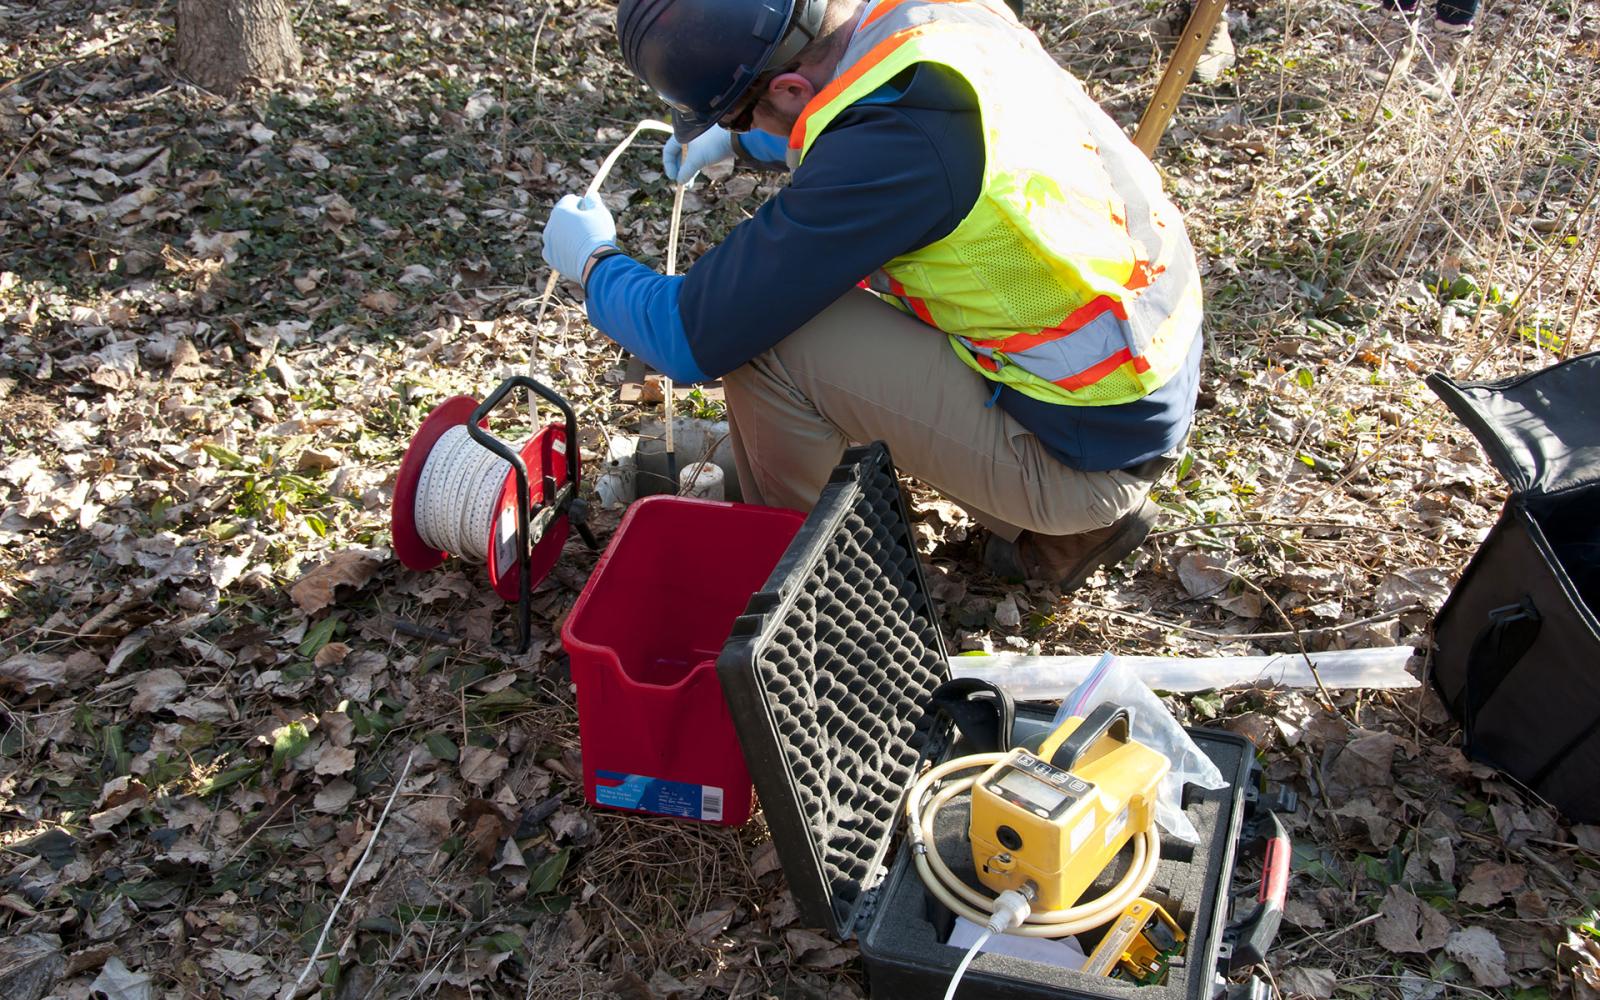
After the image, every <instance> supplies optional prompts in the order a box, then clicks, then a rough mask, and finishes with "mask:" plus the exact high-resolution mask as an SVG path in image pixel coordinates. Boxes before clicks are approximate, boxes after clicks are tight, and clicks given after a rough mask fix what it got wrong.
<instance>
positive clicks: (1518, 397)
mask: <svg viewBox="0 0 1600 1000" xmlns="http://www.w3.org/2000/svg"><path fill="white" fill-rule="evenodd" d="M1428 387H1429V388H1430V389H1432V390H1433V391H1434V392H1435V393H1437V394H1438V395H1439V398H1440V399H1443V400H1444V401H1445V405H1447V406H1449V407H1450V409H1451V410H1452V411H1453V412H1454V413H1455V415H1456V416H1457V417H1459V418H1460V419H1461V422H1462V423H1463V424H1465V425H1466V426H1467V429H1468V430H1470V431H1472V433H1473V435H1474V436H1475V437H1477V439H1478V440H1479V441H1480V442H1481V443H1482V444H1483V448H1484V451H1485V452H1486V453H1487V454H1488V456H1489V461H1490V462H1492V463H1493V464H1494V467H1495V468H1496V469H1499V470H1500V474H1501V475H1502V476H1505V478H1506V481H1507V482H1508V483H1510V484H1511V488H1512V490H1513V491H1514V492H1516V493H1522V494H1534V495H1539V494H1548V493H1558V492H1560V491H1561V490H1564V489H1568V488H1570V487H1573V486H1585V485H1588V484H1590V483H1597V482H1600V351H1596V352H1594V353H1591V354H1583V355H1580V356H1578V357H1576V358H1569V359H1568V360H1566V361H1563V362H1561V363H1560V364H1557V365H1552V366H1551V367H1549V368H1545V369H1542V370H1540V371H1536V372H1530V373H1529V374H1526V375H1517V376H1515V377H1512V378H1507V379H1501V380H1499V381H1497V382H1456V381H1455V380H1454V379H1451V378H1450V377H1449V376H1446V375H1442V374H1438V373H1435V374H1433V375H1429V376H1428Z"/></svg>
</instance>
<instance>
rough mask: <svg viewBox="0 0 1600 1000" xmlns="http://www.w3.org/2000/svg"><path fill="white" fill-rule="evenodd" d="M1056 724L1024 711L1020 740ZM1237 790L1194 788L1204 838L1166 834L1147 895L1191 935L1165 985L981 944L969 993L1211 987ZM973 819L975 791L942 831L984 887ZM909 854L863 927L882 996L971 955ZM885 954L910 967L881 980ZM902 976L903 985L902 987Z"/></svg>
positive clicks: (1203, 742) (950, 857)
mask: <svg viewBox="0 0 1600 1000" xmlns="http://www.w3.org/2000/svg"><path fill="white" fill-rule="evenodd" d="M1047 728H1048V716H1045V717H1044V718H1036V717H1028V718H1024V717H1021V716H1020V715H1019V719H1018V725H1017V730H1018V739H1019V740H1020V739H1023V738H1025V737H1026V736H1027V735H1028V734H1029V732H1033V731H1038V730H1042V729H1047ZM1197 742H1199V744H1200V747H1201V749H1202V750H1204V751H1205V752H1206V753H1207V754H1208V755H1209V756H1211V758H1212V759H1213V760H1214V761H1215V762H1216V764H1217V767H1218V768H1219V769H1220V770H1221V771H1222V773H1223V775H1224V776H1225V777H1230V778H1231V777H1233V776H1237V775H1239V774H1241V772H1243V771H1244V770H1245V769H1247V768H1248V765H1249V761H1248V759H1247V758H1246V756H1245V754H1246V751H1245V749H1244V747H1242V746H1240V745H1237V744H1233V743H1229V742H1223V741H1220V740H1208V739H1205V738H1204V737H1203V736H1201V737H1197ZM967 752H970V751H969V750H968V749H967V748H965V747H963V746H961V745H960V744H959V743H958V744H957V746H956V747H955V749H954V750H953V751H952V754H951V755H952V756H959V755H962V754H964V753H967ZM1235 794H1236V793H1235V789H1234V788H1231V787H1225V788H1221V789H1217V790H1215V791H1207V790H1203V789H1193V788H1191V793H1190V794H1189V795H1188V797H1187V801H1186V804H1185V809H1184V811H1185V813H1186V814H1187V815H1188V817H1189V819H1190V820H1191V821H1192V822H1193V823H1194V825H1195V829H1196V830H1198V831H1199V833H1200V843H1199V844H1198V845H1190V844H1187V843H1185V842H1183V841H1178V840H1175V839H1174V838H1172V837H1170V836H1166V835H1163V836H1162V838H1161V862H1160V864H1159V866H1158V867H1157V869H1156V875H1155V878H1154V879H1153V880H1152V882H1151V884H1150V888H1149V889H1147V890H1146V891H1145V893H1144V895H1146V896H1148V897H1150V898H1152V899H1154V900H1156V901H1157V902H1159V903H1161V904H1162V905H1163V906H1165V907H1166V908H1167V911H1168V912H1169V913H1170V914H1171V915H1172V917H1173V919H1175V920H1177V921H1178V924H1179V926H1181V927H1182V928H1183V930H1184V932H1185V933H1186V934H1187V935H1188V936H1189V942H1188V944H1187V945H1186V947H1185V949H1184V961H1183V964H1182V965H1174V966H1173V967H1172V969H1171V970H1170V972H1169V973H1168V976H1167V981H1166V983H1165V984H1163V985H1161V986H1146V987H1136V986H1135V985H1134V984H1132V983H1118V982H1116V981H1114V980H1110V979H1104V978H1099V977H1090V976H1086V975H1084V974H1082V973H1080V972H1077V971H1076V970H1070V969H1064V968H1061V967H1058V966H1053V965H1046V964H1043V963H1040V962H1031V961H1027V960H1025V959H1018V958H1012V957H1009V956H1005V955H995V954H988V953H980V954H979V955H978V957H977V958H976V959H974V960H973V963H972V967H971V968H970V969H969V970H968V971H967V973H966V976H965V977H964V979H963V984H962V990H961V995H962V996H983V995H994V996H999V995H1002V990H1004V988H1003V987H1002V988H1000V989H994V990H992V991H991V992H990V993H987V994H986V993H984V992H983V991H982V989H981V987H980V985H979V982H980V981H981V980H983V979H985V978H990V979H991V980H992V979H993V978H1002V979H1006V980H1010V981H1011V982H1012V987H1011V988H1010V990H1009V991H1006V995H1013V996H1031V995H1034V994H1032V993H1026V992H1020V991H1017V990H1016V986H1017V985H1020V984H1022V983H1026V984H1036V985H1037V986H1039V987H1041V988H1048V989H1051V990H1058V991H1068V992H1060V993H1055V994H1054V995H1057V996H1063V997H1070V996H1076V995H1079V994H1077V993H1074V992H1071V991H1085V992H1089V993H1092V994H1093V995H1097V996H1106V995H1116V994H1119V993H1122V992H1127V993H1128V995H1129V996H1132V995H1134V991H1137V996H1138V997H1139V1000H1178V998H1183V997H1199V996H1206V995H1209V986H1210V984H1209V983H1206V982H1201V981H1199V977H1201V976H1204V977H1207V978H1209V977H1210V976H1211V975H1212V972H1211V971H1210V963H1207V962H1204V961H1201V960H1200V959H1201V958H1202V956H1201V955H1199V954H1198V953H1197V952H1196V950H1195V946H1196V943H1197V942H1199V943H1200V944H1199V947H1202V948H1205V947H1208V946H1211V947H1214V942H1215V939H1216V938H1217V935H1219V934H1220V932H1221V928H1220V927H1217V926H1216V925H1215V923H1214V919H1215V917H1214V914H1215V913H1216V911H1217V902H1218V900H1217V893H1218V892H1219V891H1222V890H1223V888H1224V887H1225V886H1226V885H1227V884H1228V881H1229V876H1230V874H1231V873H1230V872H1222V871H1219V870H1218V869H1219V866H1220V865H1221V864H1222V863H1223V860H1222V859H1224V858H1228V857H1231V856H1232V852H1231V850H1230V843H1231V840H1232V838H1233V837H1235V836H1236V835H1237V829H1236V823H1235V822H1234V817H1233V815H1232V813H1233V801H1234V796H1235ZM966 825H967V809H966V798H965V796H962V797H959V798H958V799H956V800H955V801H953V802H952V803H951V804H950V806H948V807H947V808H946V809H945V810H944V811H943V812H942V813H941V814H940V815H939V817H938V819H937V821H936V824H935V828H934V833H935V835H936V837H937V846H938V849H939V851H940V853H941V855H942V856H943V858H944V859H945V861H946V863H947V864H949V865H950V867H951V869H952V870H953V871H955V872H956V873H957V874H958V875H961V876H962V877H963V878H965V879H967V880H968V884H970V885H974V886H976V885H980V884H981V883H979V882H978V881H977V878H976V875H975V873H974V871H973V864H972V851H971V847H970V843H969V841H968V839H967V832H966ZM910 860H911V859H910V856H909V851H907V850H904V849H902V850H901V852H900V857H899V858H898V859H897V861H896V864H895V869H894V873H893V875H892V876H891V877H890V879H889V881H888V882H887V883H886V884H885V886H884V887H883V889H882V891H881V893H880V896H879V898H878V900H877V905H876V907H875V908H874V912H873V918H872V921H871V923H870V925H869V926H868V927H867V928H866V929H865V931H864V933H863V934H862V942H861V947H862V951H863V953H864V954H865V955H866V956H867V968H868V979H869V983H870V984H871V985H872V988H873V996H874V997H875V998H876V997H879V996H880V993H879V990H880V989H885V988H887V989H886V991H885V992H883V993H882V994H881V996H883V997H894V996H912V995H915V994H914V993H913V992H908V989H907V984H908V983H909V982H910V981H911V980H913V979H915V978H918V976H919V974H925V975H926V978H927V980H928V988H932V987H933V986H934V985H936V984H937V983H939V982H941V981H943V982H948V979H949V976H950V975H952V974H954V972H955V968H956V965H957V964H958V963H959V962H960V960H961V957H962V954H963V952H962V950H961V949H957V948H952V947H949V946H947V945H945V944H944V941H945V939H946V938H948V937H949V935H950V929H951V927H952V926H953V924H954V921H955V917H954V915H953V914H952V913H951V912H950V911H949V910H948V909H947V908H946V907H945V906H944V905H943V904H941V903H939V902H938V901H937V900H936V899H934V898H933V897H932V896H931V895H930V894H928V893H927V892H926V891H925V890H924V888H923V884H922V880H921V878H920V877H919V876H918V875H917V872H916V870H915V868H914V867H912V865H911V863H910ZM1130 860H1131V849H1124V851H1123V853H1122V854H1121V855H1120V856H1119V857H1118V860H1117V864H1116V866H1115V870H1114V871H1108V872H1106V873H1104V874H1102V876H1101V877H1100V878H1099V879H1098V880H1096V883H1095V886H1096V887H1095V889H1094V890H1092V891H1094V892H1100V891H1104V890H1105V889H1108V888H1110V887H1111V885H1112V884H1113V882H1114V881H1115V880H1116V879H1117V878H1120V877H1121V875H1122V872H1123V871H1125V870H1126V866H1127V864H1128V863H1129V861H1130ZM1083 947H1084V951H1085V953H1087V952H1090V951H1092V950H1093V947H1094V941H1093V940H1090V939H1089V938H1088V937H1087V936H1086V937H1085V938H1084V939H1083ZM884 961H887V962H889V963H891V964H893V965H895V966H900V967H903V968H902V969H901V970H900V971H899V973H898V974H897V975H893V976H890V977H888V978H890V979H892V980H894V982H892V983H882V982H880V980H881V979H882V978H884V977H882V975H881V974H880V975H879V976H874V975H873V973H874V970H875V967H881V966H880V965H879V963H881V962H884ZM941 977H942V979H941ZM896 985H898V987H899V988H898V989H897V988H894V986H896Z"/></svg>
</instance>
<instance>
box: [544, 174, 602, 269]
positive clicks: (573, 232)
mask: <svg viewBox="0 0 1600 1000" xmlns="http://www.w3.org/2000/svg"><path fill="white" fill-rule="evenodd" d="M616 245H617V224H616V222H614V221H612V218H611V212H610V211H609V210H608V209H607V208H606V206H605V205H604V204H602V203H601V201H600V199H599V198H598V197H593V198H579V197H578V196H577V195H575V194H569V195H565V196H563V197H562V199H561V200H560V201H558V202H556V207H555V208H553V209H551V211H550V221H549V222H546V223H545V224H544V262H545V263H546V264H549V265H550V266H551V267H553V268H555V269H556V270H557V271H560V272H561V273H562V275H563V276H565V277H567V278H570V279H572V280H573V281H579V282H581V281H582V280H583V266H584V265H585V264H587V263H588V262H589V258H590V257H591V256H593V255H594V252H595V251H596V250H599V249H600V248H601V247H607V246H616Z"/></svg>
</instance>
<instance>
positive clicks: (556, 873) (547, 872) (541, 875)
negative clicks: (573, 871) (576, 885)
mask: <svg viewBox="0 0 1600 1000" xmlns="http://www.w3.org/2000/svg"><path fill="white" fill-rule="evenodd" d="M571 857H572V848H570V847H563V848H562V849H561V850H559V851H557V852H556V853H554V854H552V855H550V856H549V857H548V858H545V859H544V860H543V861H541V862H539V865H538V867H537V868H535V869H534V870H533V871H531V872H529V873H528V895H530V896H539V895H542V894H544V893H547V892H550V891H551V890H552V889H554V888H555V887H556V885H557V884H558V883H559V882H560V881H561V876H562V875H565V874H566V873H567V861H568V860H569V859H570V858H571Z"/></svg>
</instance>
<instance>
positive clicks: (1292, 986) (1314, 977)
mask: <svg viewBox="0 0 1600 1000" xmlns="http://www.w3.org/2000/svg"><path fill="white" fill-rule="evenodd" d="M1338 985H1339V979H1338V977H1337V976H1335V975H1334V974H1333V970H1332V969H1308V968H1305V967H1304V966H1295V967H1294V968H1292V969H1290V970H1289V971H1287V972H1285V973H1284V974H1283V975H1282V976H1281V977H1280V978H1279V979H1278V987H1279V988H1280V989H1281V990H1282V991H1283V995H1284V996H1286V997H1288V998H1289V1000H1301V998H1306V1000H1328V998H1329V997H1331V996H1333V990H1334V987H1336V986H1338Z"/></svg>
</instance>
